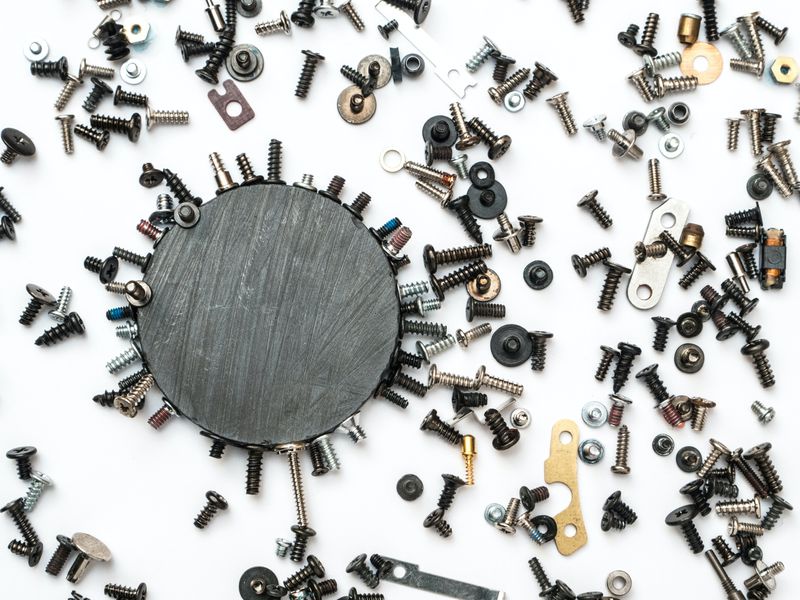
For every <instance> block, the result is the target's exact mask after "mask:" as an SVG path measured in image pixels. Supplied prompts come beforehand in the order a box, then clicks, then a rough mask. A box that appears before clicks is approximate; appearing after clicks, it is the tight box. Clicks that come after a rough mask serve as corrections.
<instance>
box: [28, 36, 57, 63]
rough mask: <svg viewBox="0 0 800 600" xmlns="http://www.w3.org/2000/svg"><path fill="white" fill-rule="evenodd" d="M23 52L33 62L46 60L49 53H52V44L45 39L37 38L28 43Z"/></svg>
mask: <svg viewBox="0 0 800 600" xmlns="http://www.w3.org/2000/svg"><path fill="white" fill-rule="evenodd" d="M23 54H24V55H25V58H27V59H28V60H29V61H31V62H35V61H37V60H44V59H45V58H47V55H48V54H50V46H48V45H47V41H45V40H44V39H42V38H36V39H35V40H31V41H30V42H29V43H28V45H27V46H26V47H25V50H24V51H23Z"/></svg>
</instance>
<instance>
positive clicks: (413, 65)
mask: <svg viewBox="0 0 800 600" xmlns="http://www.w3.org/2000/svg"><path fill="white" fill-rule="evenodd" d="M402 65H403V74H404V75H406V76H408V77H411V78H412V79H413V78H416V77H419V76H420V75H422V73H423V72H424V71H425V59H424V58H422V57H421V56H420V55H419V54H414V53H411V54H406V55H405V56H404V57H403V60H402Z"/></svg>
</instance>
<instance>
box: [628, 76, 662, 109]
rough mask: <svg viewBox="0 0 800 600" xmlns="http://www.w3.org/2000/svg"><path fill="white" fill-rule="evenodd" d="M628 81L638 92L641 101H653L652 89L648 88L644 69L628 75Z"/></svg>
mask: <svg viewBox="0 0 800 600" xmlns="http://www.w3.org/2000/svg"><path fill="white" fill-rule="evenodd" d="M628 81H630V82H631V84H632V85H633V86H634V87H635V88H636V91H637V92H639V95H640V96H641V97H642V100H644V101H645V102H652V101H653V100H654V99H655V96H654V92H653V89H652V88H651V87H650V83H649V82H648V81H647V78H646V77H645V70H644V69H638V70H636V71H634V72H633V73H631V74H630V75H628Z"/></svg>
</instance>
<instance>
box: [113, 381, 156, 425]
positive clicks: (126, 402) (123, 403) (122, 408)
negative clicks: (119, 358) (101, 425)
mask: <svg viewBox="0 0 800 600" xmlns="http://www.w3.org/2000/svg"><path fill="white" fill-rule="evenodd" d="M154 384H155V379H154V378H153V376H152V375H150V374H147V375H144V376H143V377H142V378H141V379H140V380H139V381H137V382H136V383H135V384H134V385H133V386H132V387H131V389H130V390H128V391H127V392H126V393H125V394H121V395H119V396H117V397H116V398H114V408H116V409H117V410H118V411H119V412H120V414H122V415H123V416H126V417H128V418H131V419H132V418H134V417H135V416H136V415H137V414H139V410H140V409H141V408H142V406H144V400H145V395H146V394H147V392H148V391H149V390H150V388H151V387H153V385H154Z"/></svg>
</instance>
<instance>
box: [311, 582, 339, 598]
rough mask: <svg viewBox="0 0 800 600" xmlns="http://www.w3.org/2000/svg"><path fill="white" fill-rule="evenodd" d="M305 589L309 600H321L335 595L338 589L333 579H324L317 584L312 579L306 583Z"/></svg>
mask: <svg viewBox="0 0 800 600" xmlns="http://www.w3.org/2000/svg"><path fill="white" fill-rule="evenodd" d="M306 589H307V590H308V593H309V594H310V595H311V600H322V598H323V597H324V596H330V595H331V594H335V593H336V590H338V589H339V586H338V585H337V583H336V580H335V579H325V580H323V581H320V582H317V581H316V580H314V579H309V580H308V582H307V583H306Z"/></svg>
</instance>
